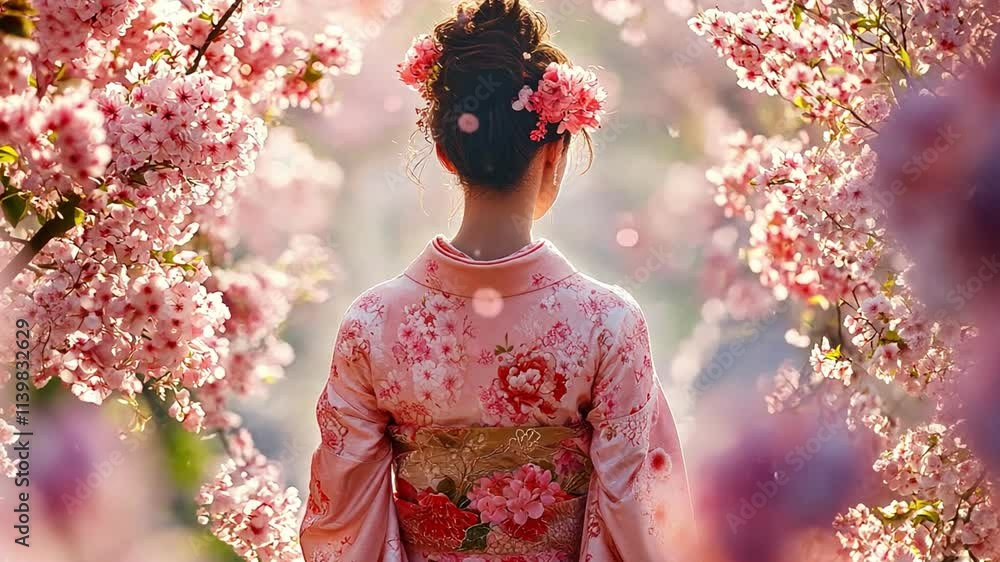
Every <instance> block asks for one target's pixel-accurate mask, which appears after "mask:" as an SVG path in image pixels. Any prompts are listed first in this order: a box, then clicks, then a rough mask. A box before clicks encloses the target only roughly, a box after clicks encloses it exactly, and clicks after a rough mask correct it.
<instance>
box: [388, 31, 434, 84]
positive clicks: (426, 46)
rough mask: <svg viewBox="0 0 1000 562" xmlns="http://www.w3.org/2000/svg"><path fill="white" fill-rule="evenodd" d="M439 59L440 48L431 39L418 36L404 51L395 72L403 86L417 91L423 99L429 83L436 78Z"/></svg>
mask: <svg viewBox="0 0 1000 562" xmlns="http://www.w3.org/2000/svg"><path fill="white" fill-rule="evenodd" d="M440 58H441V46H440V45H438V44H437V41H435V40H434V38H433V37H431V36H430V35H427V34H426V33H425V34H423V35H418V36H417V37H416V38H414V39H413V44H412V45H410V48H409V49H408V50H407V51H406V56H405V58H404V59H403V62H401V63H399V64H398V65H397V66H396V72H397V73H398V74H399V79H400V80H402V81H403V84H406V85H407V86H409V87H411V88H413V89H414V90H417V91H419V92H420V93H421V94H422V95H424V96H425V97H426V96H427V95H429V94H428V90H429V89H430V88H429V86H430V82H431V81H432V80H433V79H434V78H435V77H436V76H437V73H438V68H437V65H438V60H439V59H440Z"/></svg>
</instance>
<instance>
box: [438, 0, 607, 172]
mask: <svg viewBox="0 0 1000 562" xmlns="http://www.w3.org/2000/svg"><path fill="white" fill-rule="evenodd" d="M433 36H434V39H435V40H436V41H437V43H438V44H439V45H440V46H441V58H440V59H439V64H440V70H439V72H438V74H437V75H436V76H434V77H433V78H431V85H430V91H431V93H432V96H431V99H430V101H429V102H428V108H427V113H426V114H425V117H424V123H423V126H424V133H425V135H426V136H427V137H428V139H429V140H433V141H434V142H436V143H438V144H440V145H441V147H442V148H443V149H444V152H445V154H446V155H447V156H448V158H449V159H450V160H451V162H452V163H453V164H454V165H455V168H456V170H457V172H458V175H459V178H460V179H461V181H462V183H463V184H464V185H466V186H470V187H477V188H484V189H490V190H494V191H507V190H509V189H510V188H511V187H512V186H514V185H516V184H517V183H518V182H519V181H520V180H521V178H522V177H523V176H524V173H525V171H526V170H527V168H528V164H529V163H530V162H531V160H532V158H534V156H535V154H537V152H538V150H539V149H540V148H541V147H542V146H543V145H545V144H547V143H550V142H554V141H557V140H560V139H563V138H566V137H568V136H569V133H563V134H558V133H557V132H556V129H557V126H556V125H555V124H550V125H549V130H548V133H547V134H546V136H545V138H543V139H542V140H541V141H534V140H531V138H530V135H531V132H532V130H533V129H535V126H536V123H537V122H538V115H537V114H535V113H533V112H530V111H514V109H513V107H511V104H512V103H513V101H514V100H515V99H516V98H517V94H518V92H519V91H520V90H521V88H522V87H523V86H525V85H528V86H530V87H532V88H535V87H537V84H538V82H539V81H540V80H541V78H542V75H543V74H544V72H545V69H546V68H547V67H548V66H549V63H552V62H556V63H567V62H569V57H567V56H566V54H565V53H564V52H563V51H562V50H561V49H559V48H558V47H556V46H555V45H553V44H552V43H551V42H550V40H551V38H550V36H549V32H548V24H547V23H546V21H545V16H544V15H542V13H541V12H539V11H536V10H534V9H532V8H531V7H530V6H528V5H527V3H526V2H525V1H522V0H463V1H462V2H460V3H459V4H458V6H457V7H456V10H455V15H454V16H452V17H449V18H448V19H446V20H444V21H442V22H441V23H439V24H438V25H437V26H436V27H435V28H434V33H433ZM526 54H527V55H526ZM464 114H471V115H473V116H475V119H474V120H472V119H470V118H469V117H466V118H465V120H467V121H469V120H471V121H472V122H474V123H476V122H477V123H478V127H477V128H475V129H474V130H467V131H463V130H462V128H461V127H460V123H459V119H460V118H462V116H463V115H464ZM466 129H469V128H468V127H466ZM583 136H584V138H585V139H586V140H587V143H588V146H589V143H590V138H589V136H587V134H586V133H583Z"/></svg>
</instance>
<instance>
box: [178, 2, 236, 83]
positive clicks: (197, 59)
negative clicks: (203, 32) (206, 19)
mask: <svg viewBox="0 0 1000 562" xmlns="http://www.w3.org/2000/svg"><path fill="white" fill-rule="evenodd" d="M242 3H243V0H234V1H233V3H232V5H230V6H229V9H228V10H226V13H224V14H222V18H220V19H219V21H218V22H216V24H215V25H213V26H212V30H211V31H209V32H208V37H206V38H205V42H204V43H202V44H201V47H199V48H198V51H197V52H196V53H195V55H194V60H193V61H191V66H190V67H188V69H187V74H194V73H195V72H197V70H198V66H199V65H201V59H202V58H204V56H205V52H206V51H208V48H209V47H211V46H212V43H213V42H215V40H216V39H218V38H219V36H220V35H222V33H223V32H224V31H225V29H223V28H224V27H225V26H226V22H228V21H229V18H231V17H233V14H235V13H236V10H238V9H240V5H241V4H242Z"/></svg>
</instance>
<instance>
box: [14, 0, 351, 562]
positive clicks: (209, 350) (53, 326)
mask: <svg viewBox="0 0 1000 562" xmlns="http://www.w3.org/2000/svg"><path fill="white" fill-rule="evenodd" d="M277 6H278V2H277V1H275V0H263V1H258V0H247V1H243V0H233V1H232V3H229V2H226V1H218V0H204V1H202V0H151V1H145V0H101V1H97V2H87V3H79V2H68V1H66V0H35V1H31V2H29V1H28V0H2V1H0V73H2V75H3V80H0V180H2V188H3V193H2V196H0V197H2V208H3V215H4V221H3V223H2V228H0V266H2V268H3V269H2V272H0V279H2V285H3V291H2V293H0V309H2V310H3V311H4V316H5V318H6V319H7V320H5V321H6V322H8V325H12V324H13V322H14V320H15V319H23V320H25V321H27V323H28V325H30V330H31V340H30V341H31V346H30V348H29V349H28V350H26V351H28V352H29V353H30V358H31V364H30V367H31V368H30V369H28V370H26V372H27V371H30V377H24V378H26V379H28V380H17V381H16V384H18V385H19V387H18V392H21V391H22V388H26V387H27V386H34V387H39V388H40V387H43V386H46V385H48V384H58V385H61V386H62V387H64V388H65V389H66V390H68V391H69V392H70V393H72V395H74V396H75V397H76V398H78V399H79V400H82V401H84V402H89V403H93V404H102V403H104V402H107V401H108V400H112V399H116V400H119V401H123V402H125V403H128V404H130V405H131V406H132V408H133V409H134V415H135V418H134V420H135V421H134V427H133V429H135V430H141V429H142V428H143V426H144V425H145V424H146V423H147V422H148V421H149V420H150V419H152V417H151V416H150V415H149V409H150V408H154V409H155V408H162V409H163V410H165V411H166V412H167V413H168V415H169V417H172V418H174V419H176V420H177V421H178V422H180V423H181V424H182V425H183V427H184V428H186V429H188V430H190V431H192V432H205V433H215V434H218V435H220V436H222V439H223V443H224V445H225V446H226V448H227V450H228V451H229V453H230V455H231V457H232V458H231V459H230V460H229V461H227V462H226V464H225V465H224V467H223V469H222V472H221V473H220V476H219V478H217V479H215V480H213V481H212V482H209V483H208V484H206V485H205V487H204V488H203V490H202V492H201V494H200V495H199V498H198V501H199V503H200V504H201V505H202V506H203V513H201V514H200V515H201V517H202V519H203V520H204V522H205V523H206V524H209V525H210V526H211V528H212V530H213V532H215V534H216V535H217V536H218V537H220V538H221V539H222V540H223V541H224V542H226V543H228V544H230V545H232V546H233V547H234V548H235V549H236V551H237V552H238V553H239V554H240V555H242V556H244V557H245V558H247V559H248V560H292V559H296V558H298V557H300V556H301V554H300V553H299V550H298V546H297V536H296V535H297V533H296V530H295V529H296V527H297V516H298V515H297V514H298V508H299V505H300V502H299V500H298V498H297V492H296V491H295V490H294V488H292V489H286V488H284V485H283V484H282V483H281V481H282V477H281V472H280V468H279V467H278V466H277V465H275V464H274V463H272V462H271V461H268V460H267V459H266V458H264V457H263V456H261V455H260V453H259V452H257V451H256V450H255V449H254V448H253V443H252V440H251V439H250V437H249V434H247V433H246V432H245V431H242V430H240V429H239V424H240V419H239V416H237V415H236V414H235V413H233V412H232V411H231V409H230V407H229V402H230V401H231V400H232V399H233V398H235V397H240V396H245V395H247V394H250V393H253V392H257V391H260V390H261V389H262V388H263V387H264V386H265V383H267V382H270V381H272V380H274V379H277V378H280V376H281V373H282V369H283V367H284V366H286V365H287V364H288V363H289V362H290V361H291V359H292V352H291V348H290V347H289V346H288V344H287V343H285V342H284V341H282V340H281V339H280V335H279V327H280V326H281V325H282V324H283V322H284V321H285V319H286V318H287V317H288V315H289V313H290V311H291V309H292V307H293V306H294V305H295V304H296V303H298V302H304V301H315V300H320V299H322V298H324V297H325V293H324V291H323V288H322V285H323V283H324V282H325V281H327V280H328V279H329V278H330V277H331V273H332V270H331V264H332V262H331V258H332V256H331V255H330V253H329V252H328V251H326V250H325V249H324V248H323V247H322V245H321V244H320V243H319V241H318V239H316V238H315V237H310V236H308V235H307V234H305V233H302V232H301V231H286V232H283V233H282V235H283V238H282V239H281V240H282V243H281V244H278V247H272V248H270V249H269V251H268V252H266V253H262V255H260V256H253V255H251V256H250V257H245V258H240V259H234V257H233V256H234V255H236V254H243V253H244V252H239V253H237V252H233V250H234V249H235V248H237V247H238V245H239V244H240V238H239V235H240V232H239V229H238V228H236V227H235V226H234V223H233V222H232V221H231V216H232V215H233V213H234V212H236V211H237V210H238V209H240V208H245V207H247V206H248V205H252V203H251V200H252V198H254V197H269V198H273V199H274V201H275V203H276V204H278V205H279V206H280V201H281V199H282V197H295V196H297V195H298V193H296V192H295V191H294V189H295V188H294V186H295V185H296V181H301V180H296V179H295V178H294V177H290V175H289V174H288V173H287V172H286V171H285V170H283V169H281V168H280V166H278V165H276V164H275V160H269V159H268V158H267V157H265V158H263V160H262V162H263V165H262V166H259V167H258V166H257V162H258V157H259V156H260V155H261V153H262V150H264V151H266V150H271V148H273V149H274V151H276V152H279V153H281V154H284V155H285V156H286V157H288V158H289V159H291V160H292V161H298V162H302V161H303V159H305V160H304V161H305V162H306V163H307V164H308V163H310V162H311V160H310V159H311V158H312V157H311V155H310V154H309V152H308V149H307V148H306V147H305V146H304V145H302V144H301V143H297V142H294V139H292V138H291V137H290V134H289V133H287V132H283V131H282V130H281V129H280V128H279V129H278V132H279V136H278V139H279V141H278V144H280V146H275V147H271V148H266V147H268V144H267V138H268V132H269V128H271V127H275V126H276V125H277V124H278V122H279V119H280V117H281V115H282V114H283V112H284V111H286V110H288V109H290V108H299V109H305V110H311V111H325V110H326V109H327V107H328V106H327V102H329V101H330V100H331V93H332V88H333V80H334V78H335V77H337V76H338V75H342V74H352V73H356V72H357V70H358V68H359V65H360V51H359V46H358V44H357V43H356V42H355V41H354V40H352V39H351V38H350V37H349V36H348V35H347V34H346V33H345V32H344V31H343V30H342V29H339V28H337V27H334V26H329V27H327V28H326V29H324V30H322V31H321V32H319V33H315V34H312V35H306V34H304V33H300V32H298V31H296V30H295V29H292V28H289V27H288V26H287V25H285V23H284V22H283V21H281V19H280V17H279V12H278V11H277V10H276V8H277ZM331 177H333V176H331ZM325 181H329V180H325ZM333 183H334V184H335V183H336V181H335V180H334V181H333ZM324 185H329V184H324V183H323V182H316V187H315V188H312V189H320V190H322V189H326V188H325V187H324ZM333 187H335V185H333ZM272 245H274V242H273V241H272ZM282 248H284V249H282ZM7 332H11V330H6V331H5V334H4V336H2V337H4V338H9V337H10V336H9V335H8V334H7ZM0 347H2V349H3V350H4V351H3V353H4V357H13V351H14V349H15V343H14V342H13V341H11V340H3V341H0ZM18 371H21V368H20V367H19V368H18ZM18 379H22V376H21V375H20V374H19V375H18ZM52 379H58V381H53V380H52ZM2 382H3V383H4V384H12V383H14V382H15V381H12V380H10V378H9V377H8V380H5V381H2ZM4 411H7V412H8V413H10V412H9V409H7V408H5V409H4ZM12 434H13V429H12V426H11V425H10V424H8V423H7V422H0V442H2V443H4V444H9V443H11V442H12V440H13V437H12ZM0 465H2V467H3V468H4V469H5V472H8V473H9V472H10V471H11V469H12V465H11V463H10V461H9V459H8V458H7V457H6V454H4V455H0ZM233 471H236V472H238V477H234V476H233Z"/></svg>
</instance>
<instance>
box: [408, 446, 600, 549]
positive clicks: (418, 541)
mask: <svg viewBox="0 0 1000 562" xmlns="http://www.w3.org/2000/svg"><path fill="white" fill-rule="evenodd" d="M392 438H393V449H394V451H393V453H394V464H393V466H394V468H395V471H394V474H395V479H396V500H395V501H396V511H397V514H398V516H399V523H400V528H401V530H402V534H403V540H404V541H405V542H406V543H408V544H409V545H410V546H411V547H415V548H416V549H417V550H418V551H420V552H421V553H422V554H424V555H425V556H426V555H434V554H446V555H477V554H478V555H483V556H490V555H498V556H503V555H508V556H509V555H527V554H548V555H550V556H551V559H552V560H576V558H575V556H576V555H577V553H578V551H579V546H580V541H581V537H582V534H583V525H584V523H583V521H584V514H585V510H586V502H587V489H588V486H589V484H590V477H591V473H592V471H593V466H592V465H591V462H590V456H589V443H590V435H589V431H588V430H587V429H585V428H583V427H519V428H509V427H506V428H505V427H467V428H422V429H419V430H417V431H416V432H415V433H406V432H400V431H395V430H394V431H392ZM431 559H434V557H433V556H432V557H431ZM441 559H442V560H450V559H453V558H449V557H447V556H445V557H442V558H441ZM455 559H461V557H458V558H455ZM547 559H549V558H547Z"/></svg>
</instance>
